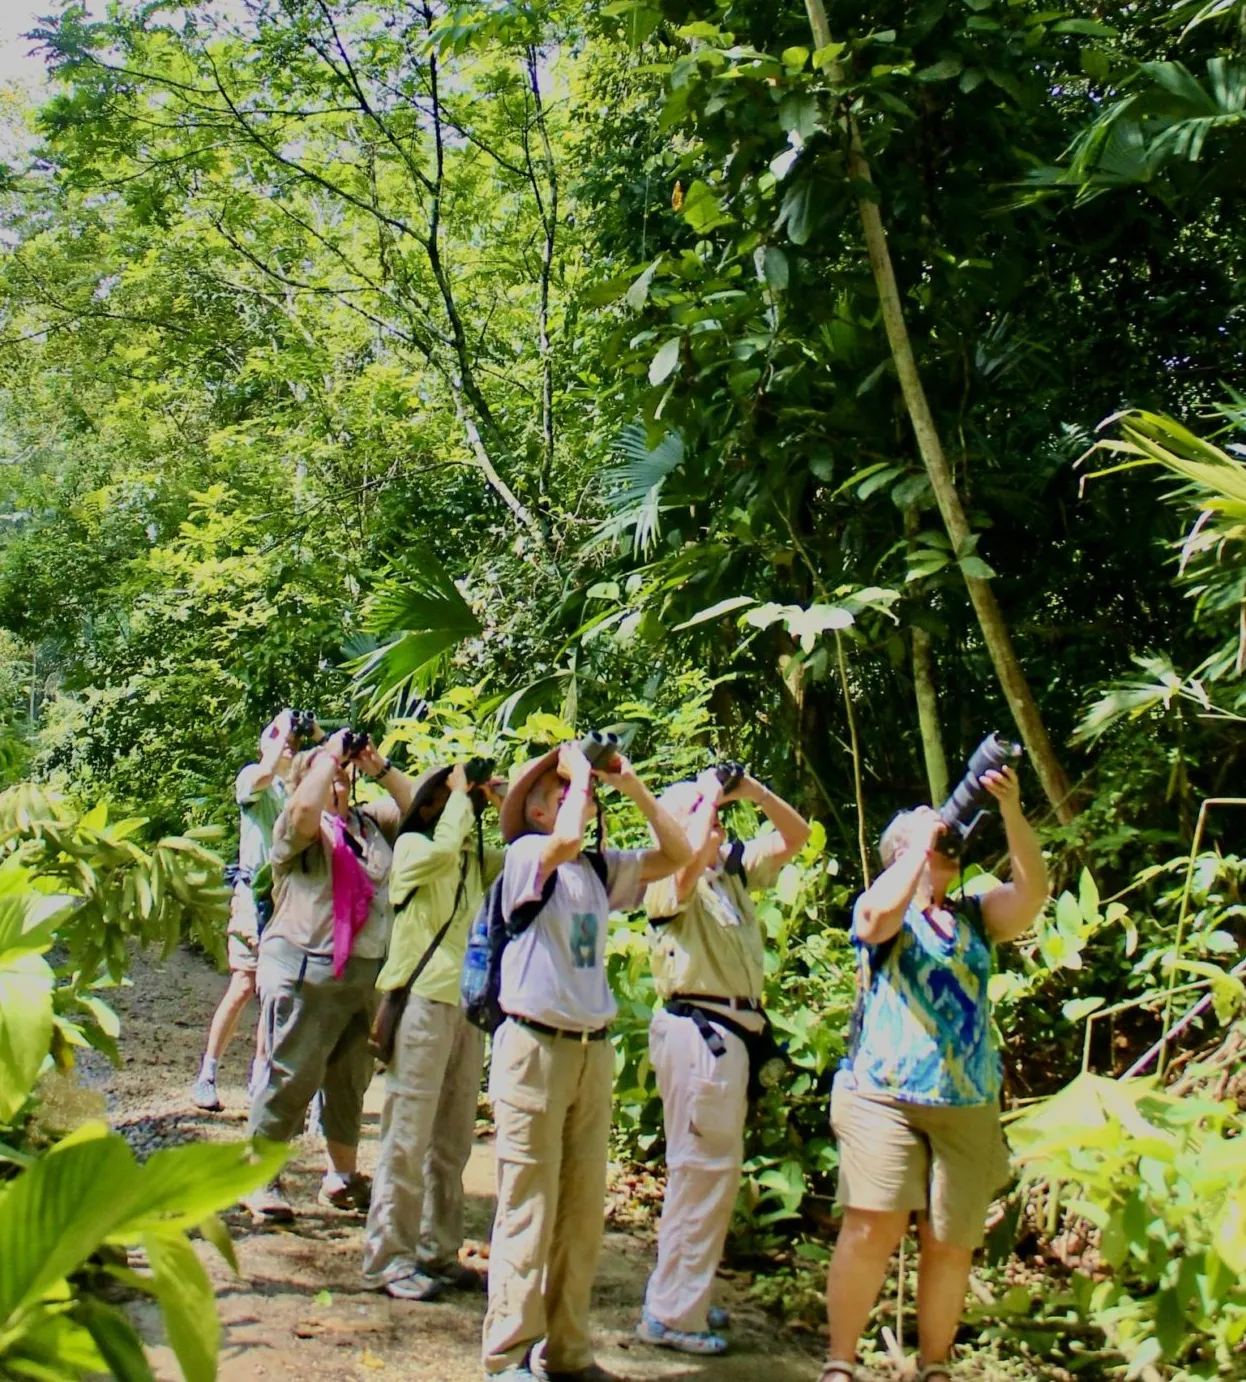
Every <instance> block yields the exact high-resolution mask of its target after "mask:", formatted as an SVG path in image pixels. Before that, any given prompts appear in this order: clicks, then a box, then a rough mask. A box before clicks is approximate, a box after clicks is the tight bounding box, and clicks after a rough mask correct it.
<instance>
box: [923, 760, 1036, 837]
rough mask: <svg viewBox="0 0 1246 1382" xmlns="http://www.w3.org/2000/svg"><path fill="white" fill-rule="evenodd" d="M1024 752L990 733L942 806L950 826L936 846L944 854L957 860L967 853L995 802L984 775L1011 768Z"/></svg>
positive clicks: (943, 816)
mask: <svg viewBox="0 0 1246 1382" xmlns="http://www.w3.org/2000/svg"><path fill="white" fill-rule="evenodd" d="M1021 753H1022V749H1021V745H1020V744H1017V743H1014V742H1013V741H1012V740H1011V739H1005V738H1004V737H1003V736H1002V735H1000V734H988V735H987V736H986V738H985V739H983V741H982V742H981V743H980V744H979V745H978V747H977V748H976V749H974V751H973V753H972V754H971V755H970V758H969V762H968V764H967V765H966V768H965V775H964V777H962V778H961V780H960V781H959V782H958V783H957V784H956V786H955V787H954V788H953V789H952V794H951V796H949V797H948V799H947V800H946V801H945V802H944V803H943V805H942V806H940V807H939V816H940V817H941V818H942V820H943V824H944V825H945V826H947V829H946V830H945V831H944V832H943V834H942V835H940V836H939V839H938V840H937V842H936V843H935V848H936V849H937V850H938V851H939V853H940V854H946V855H947V856H948V857H949V858H952V859H955V858H958V857H959V856H960V855H961V854H963V853H964V852H965V848H966V846H967V845H968V844H969V841H970V839H971V838H972V836H973V833H974V831H976V830H977V828H978V826H979V825H980V824H981V823H982V818H983V817H984V816H985V815H986V811H985V809H984V808H985V807H986V805H987V803H988V802H989V801H990V799H991V794H990V792H988V791H987V790H986V788H985V787H984V786H983V785H982V775H983V774H984V773H988V772H991V771H992V770H994V771H996V772H998V771H1000V770H1001V769H1002V768H1007V767H1010V766H1011V765H1012V764H1013V763H1016V762H1018V761H1019V760H1020V758H1021Z"/></svg>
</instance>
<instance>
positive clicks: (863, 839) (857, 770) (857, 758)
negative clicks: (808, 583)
mask: <svg viewBox="0 0 1246 1382" xmlns="http://www.w3.org/2000/svg"><path fill="white" fill-rule="evenodd" d="M835 657H836V660H837V662H838V663H839V685H840V689H841V690H842V691H843V693H844V714H845V715H846V716H847V718H848V738H849V740H850V742H851V744H852V792H853V796H854V797H855V799H856V803H857V849H858V850H859V851H860V852H861V877H862V879H863V880H864V882H865V886H866V887H867V888H868V887H869V886H870V842H869V835H868V833H867V831H866V827H865V788H864V787H863V786H862V783H861V741H860V739H859V737H858V736H857V715H856V711H855V710H854V709H853V707H852V694H851V693H850V691H849V690H848V663H847V660H846V659H845V657H844V639H843V635H842V634H841V633H840V631H839V630H838V629H836V630H835Z"/></svg>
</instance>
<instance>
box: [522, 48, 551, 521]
mask: <svg viewBox="0 0 1246 1382" xmlns="http://www.w3.org/2000/svg"><path fill="white" fill-rule="evenodd" d="M528 83H529V86H530V87H531V89H532V100H533V102H534V105H535V109H536V127H537V131H538V133H539V134H540V136H541V161H542V163H543V164H544V165H545V183H546V189H547V194H548V200H547V199H546V198H545V197H542V195H541V185H540V179H539V178H538V177H537V175H536V169H535V168H534V167H533V166H532V155H531V154H530V153H527V145H528V141H527V139H526V138H525V139H524V151H525V153H527V159H528V173H529V176H530V178H531V181H532V191H533V195H534V196H535V197H536V204H537V211H538V212H539V214H540V217H541V225H542V227H543V229H544V231H545V244H544V246H543V247H542V251H541V297H540V303H539V306H538V308H537V337H538V344H539V347H540V352H541V446H542V451H543V455H542V457H541V480H540V494H541V497H542V498H544V497H545V496H546V495H548V493H549V486H550V479H551V477H552V475H553V470H554V357H553V353H552V351H551V350H550V342H549V290H550V281H551V279H552V278H553V274H554V250H555V242H556V237H557V235H558V166H557V164H556V163H555V162H554V150H553V148H552V147H551V145H550V139H549V129H548V127H547V126H546V123H545V104H544V102H543V100H542V99H541V81H540V73H539V71H538V69H537V52H536V49H535V48H531V47H530V48H529V49H528Z"/></svg>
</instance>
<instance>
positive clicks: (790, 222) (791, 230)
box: [775, 177, 813, 245]
mask: <svg viewBox="0 0 1246 1382" xmlns="http://www.w3.org/2000/svg"><path fill="white" fill-rule="evenodd" d="M785 226H786V227H787V238H788V239H789V240H790V241H791V242H792V244H794V245H803V244H806V243H807V242H808V239H809V237H810V235H812V234H813V184H812V180H811V179H810V178H808V177H804V178H801V179H800V181H798V182H796V183H794V184H793V185H792V186H791V187H790V188H789V189H788V191H787V193H786V195H785V196H784V198H783V204H782V206H780V208H779V218H778V220H777V221H776V222H775V227H776V229H779V230H782V229H783V228H784V227H785Z"/></svg>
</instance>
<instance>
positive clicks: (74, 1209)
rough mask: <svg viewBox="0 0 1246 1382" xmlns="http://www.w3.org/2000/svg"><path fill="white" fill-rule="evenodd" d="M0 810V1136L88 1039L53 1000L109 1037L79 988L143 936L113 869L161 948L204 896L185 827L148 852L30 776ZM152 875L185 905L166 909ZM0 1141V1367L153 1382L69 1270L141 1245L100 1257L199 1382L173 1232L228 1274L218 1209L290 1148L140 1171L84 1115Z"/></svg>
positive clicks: (203, 1310) (202, 1363)
mask: <svg viewBox="0 0 1246 1382" xmlns="http://www.w3.org/2000/svg"><path fill="white" fill-rule="evenodd" d="M0 812H2V813H3V814H4V815H5V816H6V817H7V829H6V832H5V838H4V846H5V848H6V849H7V850H8V853H7V854H6V857H5V858H4V859H3V861H2V862H0V1132H4V1134H5V1136H6V1138H7V1137H8V1136H10V1135H11V1134H10V1133H9V1132H8V1131H7V1130H8V1129H15V1130H17V1131H19V1132H20V1131H21V1129H22V1126H23V1124H24V1122H25V1120H26V1117H27V1114H28V1112H29V1111H30V1109H31V1108H32V1107H33V1100H34V1098H35V1085H36V1081H37V1079H38V1077H39V1075H40V1073H41V1072H42V1071H43V1070H44V1069H45V1068H46V1067H47V1066H49V1065H50V1064H51V1062H52V1059H53V1056H54V1055H60V1056H62V1057H63V1056H64V1054H65V1050H66V1045H65V1044H66V1042H67V1041H69V1040H70V1039H71V1038H72V1039H74V1040H76V1041H77V1042H78V1043H82V1042H83V1041H84V1037H83V1035H82V1032H81V1029H80V1027H79V1026H78V1024H77V1023H75V1022H72V1021H70V1020H69V1019H68V1018H67V1017H66V1016H64V1015H63V1013H65V1012H73V1013H76V1014H79V1015H83V1016H85V1015H89V1016H90V1017H91V1018H92V1019H93V1020H94V1021H95V1022H97V1023H98V1024H99V1025H98V1028H97V1035H96V1041H97V1044H103V1045H106V1046H111V1039H112V1038H113V1037H115V1036H116V1034H117V1027H116V1018H115V1017H114V1016H113V1014H112V1013H111V1011H110V1010H109V1009H108V1008H107V1007H106V1005H105V1004H104V1003H103V1002H102V1001H101V1000H100V999H99V998H98V996H97V995H96V994H94V993H93V992H92V989H93V988H94V987H96V985H97V980H98V972H99V970H100V968H101V967H102V966H103V965H104V964H106V963H107V964H108V965H109V966H110V967H112V968H113V969H114V971H115V974H114V977H115V978H119V977H120V974H119V971H120V969H121V968H122V967H123V966H124V961H125V941H126V938H127V936H128V935H137V936H138V938H139V939H146V938H147V937H146V936H145V935H144V933H143V930H142V928H141V926H135V927H134V929H133V930H127V928H126V927H125V926H123V925H122V923H121V921H120V919H119V918H118V917H116V916H112V915H110V908H109V905H108V902H107V901H104V900H102V899H105V898H108V897H109V896H111V895H112V893H113V892H114V891H115V890H119V889H121V888H123V887H124V886H125V883H123V882H122V881H121V880H122V879H123V878H124V879H125V880H126V883H128V884H129V885H130V887H131V889H133V888H135V887H136V886H139V885H136V883H135V880H136V879H141V880H142V885H141V886H144V887H146V888H147V889H148V890H149V891H150V890H152V889H153V888H154V889H156V890H157V898H156V899H152V902H151V906H150V907H149V913H148V916H147V917H146V918H145V919H144V920H145V921H148V922H150V923H151V924H152V925H153V926H154V927H156V928H157V929H158V931H159V934H161V935H162V937H163V938H164V939H165V941H166V944H167V945H168V946H171V945H172V944H173V943H174V942H175V941H176V939H177V935H176V927H177V926H178V924H179V923H180V920H181V917H182V915H183V913H188V914H191V915H196V914H202V913H204V912H205V911H207V910H208V908H207V904H206V903H205V902H204V898H203V889H202V887H199V891H198V893H195V892H192V891H191V888H192V887H195V886H197V885H194V884H193V882H190V883H188V882H187V879H186V877H184V876H183V875H184V865H183V864H181V863H180V862H171V861H170V860H169V859H166V858H165V857H164V856H165V855H170V856H172V858H173V860H177V857H178V855H179V854H186V853H190V854H192V855H195V854H203V853H204V851H203V850H202V848H201V846H198V845H196V844H195V842H194V841H192V840H166V841H162V842H161V844H160V845H159V846H157V848H156V851H155V852H154V854H153V855H147V854H145V853H143V852H142V851H141V850H139V849H138V848H137V846H135V845H134V844H133V843H132V842H130V840H129V837H130V836H131V835H133V833H134V830H135V829H136V827H137V825H139V824H141V822H123V823H121V825H119V826H117V827H114V828H113V832H112V834H111V835H110V834H109V831H108V826H107V815H106V812H105V811H104V810H103V809H102V808H97V810H96V811H94V812H91V813H88V814H87V815H86V816H84V817H81V818H79V817H78V816H77V814H76V813H74V812H73V811H72V810H71V809H70V808H69V807H68V806H67V805H66V804H65V803H63V802H57V801H52V800H49V799H48V798H47V797H46V796H44V795H43V794H42V793H39V792H37V791H35V790H33V789H30V788H25V787H23V788H14V789H11V790H10V791H9V792H7V793H5V794H4V796H3V797H0ZM123 826H125V827H128V828H122V827H123ZM206 857H207V858H208V859H209V860H211V859H212V856H206ZM189 876H190V878H191V879H193V876H194V875H193V873H192V874H190V875H189ZM162 886H164V887H168V888H170V889H172V890H173V891H174V893H175V894H176V893H178V892H181V893H185V894H186V897H187V899H188V900H187V901H185V902H184V903H181V904H173V905H170V906H166V905H164V904H162V903H161V902H160V901H159V900H158V896H159V893H158V890H159V889H160V888H161V887H162ZM201 919H203V918H202V916H201ZM131 925H132V923H131ZM170 925H171V926H172V927H173V928H174V931H173V934H172V935H169V934H167V931H168V927H169V926H170ZM53 946H56V947H57V950H58V952H59V953H60V954H62V955H67V956H68V957H69V960H68V963H67V964H63V965H58V968H57V970H53V968H52V966H51V965H50V964H49V963H48V962H47V960H45V959H44V956H45V955H46V954H47V953H48V952H49V951H50V950H51V949H52V947H53ZM58 979H60V981H61V982H59V983H58ZM58 1010H60V1011H58ZM2 1150H3V1151H4V1155H5V1159H6V1160H11V1161H13V1162H14V1164H16V1165H17V1167H18V1168H19V1169H18V1171H17V1174H16V1175H14V1176H13V1177H12V1178H10V1179H8V1180H6V1181H0V1240H2V1241H3V1242H4V1245H5V1248H4V1252H3V1254H0V1374H2V1375H4V1376H5V1377H13V1378H52V1377H55V1378H84V1379H85V1378H87V1377H90V1376H98V1375H99V1374H100V1373H102V1372H107V1373H109V1374H111V1375H112V1376H114V1377H117V1378H121V1379H125V1382H139V1380H140V1379H150V1378H151V1377H152V1372H151V1368H150V1366H149V1365H148V1363H147V1361H146V1359H145V1357H144V1354H143V1348H142V1344H141V1343H140V1341H139V1339H138V1336H137V1335H136V1334H135V1332H134V1328H133V1326H132V1325H131V1324H130V1322H129V1320H128V1319H127V1318H126V1317H125V1316H124V1315H123V1314H122V1313H121V1312H120V1311H118V1310H116V1309H114V1308H112V1307H111V1306H108V1305H106V1304H104V1303H103V1302H102V1301H101V1300H99V1299H97V1298H95V1297H92V1296H90V1295H89V1294H85V1293H84V1291H83V1289H82V1287H81V1286H80V1285H78V1284H75V1283H74V1282H73V1281H72V1280H71V1278H75V1277H76V1276H77V1274H78V1273H80V1272H82V1271H83V1270H84V1268H85V1267H86V1266H87V1265H88V1262H89V1261H90V1260H91V1259H92V1258H93V1257H94V1255H95V1254H96V1253H97V1252H99V1251H100V1250H101V1249H104V1248H107V1247H109V1246H114V1247H122V1248H128V1247H141V1248H143V1250H144V1251H145V1252H146V1254H147V1257H148V1260H149V1262H150V1264H151V1271H150V1274H145V1273H140V1272H134V1271H130V1270H128V1269H124V1268H118V1267H116V1266H111V1265H109V1266H106V1270H107V1271H109V1272H111V1274H112V1275H114V1276H116V1277H118V1278H119V1279H120V1280H122V1281H124V1282H125V1283H126V1284H127V1285H129V1286H132V1287H136V1288H138V1289H140V1290H142V1291H145V1292H148V1293H151V1294H154V1295H155V1296H156V1298H157V1299H158V1300H159V1302H160V1305H161V1309H162V1311H163V1313H164V1318H165V1324H166V1328H167V1330H168V1334H169V1339H170V1342H171V1344H172V1346H173V1349H174V1352H175V1353H176V1355H177V1358H178V1362H179V1363H180V1365H181V1368H182V1372H183V1375H184V1376H185V1377H186V1378H187V1382H211V1379H214V1378H215V1377H216V1355H217V1348H218V1345H219V1341H220V1325H219V1323H218V1321H217V1317H216V1309H215V1300H214V1293H213V1290H212V1286H211V1283H210V1282H209V1280H208V1277H207V1273H206V1272H205V1271H204V1268H203V1265H202V1263H201V1262H200V1261H199V1258H198V1256H197V1255H196V1254H195V1251H194V1249H193V1248H192V1247H191V1246H190V1244H189V1242H188V1241H187V1238H186V1234H187V1233H188V1232H189V1231H191V1230H192V1229H198V1230H199V1231H200V1232H202V1234H203V1236H204V1238H206V1239H207V1240H208V1241H210V1242H212V1243H213V1244H215V1245H216V1246H217V1247H218V1248H220V1249H221V1251H222V1252H223V1254H224V1256H225V1257H226V1260H227V1261H229V1262H230V1264H231V1265H233V1266H234V1267H235V1269H236V1265H237V1264H236V1263H235V1262H234V1258H233V1251H232V1248H231V1247H230V1244H229V1236H228V1234H227V1233H226V1232H225V1230H224V1228H223V1226H222V1225H221V1224H220V1222H219V1220H217V1218H216V1215H217V1214H218V1213H219V1212H220V1211H221V1210H223V1209H225V1208H227V1207H229V1206H230V1205H232V1204H233V1203H234V1202H235V1201H236V1200H237V1199H238V1197H239V1196H240V1195H243V1194H245V1193H246V1192H247V1191H249V1190H251V1189H254V1188H255V1187H256V1186H257V1185H260V1184H262V1183H263V1182H264V1181H266V1180H268V1179H270V1178H271V1177H272V1176H273V1175H274V1174H275V1173H276V1171H277V1170H278V1169H279V1167H280V1166H281V1164H282V1162H283V1161H284V1160H285V1156H286V1149H285V1148H284V1147H278V1146H274V1147H271V1148H268V1149H266V1150H264V1151H261V1152H259V1153H256V1152H254V1151H253V1150H252V1149H251V1148H250V1147H248V1146H245V1145H243V1144H230V1145H226V1144H201V1145H196V1146H189V1147H177V1148H171V1149H168V1150H165V1151H160V1152H157V1153H155V1154H154V1155H153V1156H152V1157H151V1159H150V1160H149V1161H147V1162H146V1163H145V1164H144V1165H141V1166H140V1165H139V1164H138V1162H137V1161H136V1160H135V1158H134V1155H133V1153H132V1152H131V1151H130V1149H129V1147H128V1145H127V1144H126V1142H125V1139H124V1138H122V1137H121V1136H119V1135H118V1134H115V1133H110V1132H109V1131H108V1129H107V1127H106V1126H105V1125H104V1124H102V1123H87V1124H84V1125H82V1126H81V1127H79V1128H78V1129H77V1130H76V1131H74V1132H73V1133H71V1134H70V1135H69V1136H68V1137H66V1138H64V1139H62V1140H61V1141H60V1142H57V1143H55V1144H54V1145H53V1146H51V1147H50V1148H48V1149H46V1150H44V1151H43V1152H42V1153H41V1154H39V1155H28V1154H25V1153H22V1152H18V1151H13V1150H12V1149H9V1148H7V1147H6V1148H3V1149H2Z"/></svg>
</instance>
